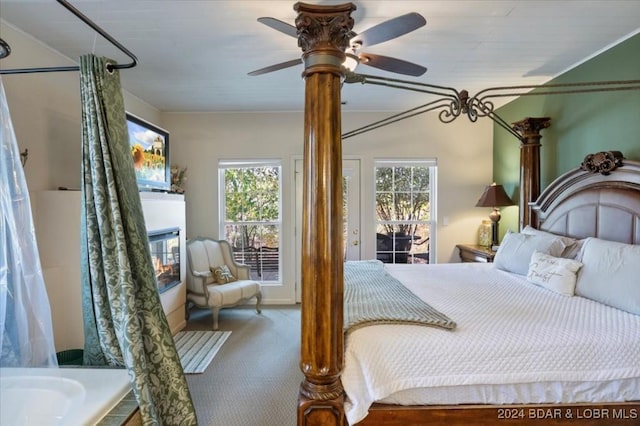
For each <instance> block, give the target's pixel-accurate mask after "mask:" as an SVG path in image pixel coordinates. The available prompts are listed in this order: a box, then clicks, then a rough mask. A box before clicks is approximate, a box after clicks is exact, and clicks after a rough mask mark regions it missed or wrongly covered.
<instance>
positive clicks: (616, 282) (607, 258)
mask: <svg viewBox="0 0 640 426" xmlns="http://www.w3.org/2000/svg"><path fill="white" fill-rule="evenodd" d="M580 261H581V262H582V263H583V264H584V266H583V267H582V270H581V271H580V273H579V274H578V281H577V283H576V294H577V295H578V296H583V297H586V298H588V299H591V300H595V301H597V302H600V303H604V304H605V305H609V306H613V307H614V308H618V309H622V310H623V311H627V312H630V313H632V314H636V315H640V285H638V283H639V282H640V278H639V277H640V245H634V244H624V243H618V242H614V241H607V240H601V239H599V238H587V239H586V241H585V242H584V244H583V246H582V252H581V257H580Z"/></svg>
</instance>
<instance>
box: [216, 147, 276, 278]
mask: <svg viewBox="0 0 640 426" xmlns="http://www.w3.org/2000/svg"><path fill="white" fill-rule="evenodd" d="M256 167H277V168H279V173H278V218H277V220H275V221H268V222H262V221H253V222H252V221H249V222H242V223H246V224H247V225H267V226H275V227H277V228H278V241H279V244H278V253H279V256H278V279H277V280H268V281H261V283H263V284H266V285H279V284H282V281H283V274H284V270H283V265H282V260H283V256H282V248H283V245H284V241H283V225H282V169H283V168H282V161H281V160H279V159H243V160H219V161H218V235H220V238H221V239H223V238H224V236H225V232H226V226H227V225H228V224H231V223H233V224H236V223H239V222H227V220H226V217H227V215H226V192H225V170H226V169H238V168H256Z"/></svg>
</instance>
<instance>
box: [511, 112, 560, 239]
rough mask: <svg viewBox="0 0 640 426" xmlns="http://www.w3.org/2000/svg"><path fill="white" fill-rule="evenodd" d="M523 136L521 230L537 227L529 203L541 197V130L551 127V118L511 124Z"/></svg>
mask: <svg viewBox="0 0 640 426" xmlns="http://www.w3.org/2000/svg"><path fill="white" fill-rule="evenodd" d="M511 125H512V126H513V130H515V131H516V132H518V133H520V134H521V135H522V139H521V140H520V142H521V143H520V220H519V223H518V226H519V230H522V228H524V227H525V226H527V225H532V226H537V220H536V218H535V212H534V211H533V210H532V209H531V206H530V205H529V203H531V202H533V201H535V200H536V199H537V198H538V196H539V195H540V139H542V135H541V134H540V130H542V129H546V128H547V127H549V126H550V125H551V118H549V117H537V118H536V117H534V118H525V119H524V120H520V121H516V122H515V123H511Z"/></svg>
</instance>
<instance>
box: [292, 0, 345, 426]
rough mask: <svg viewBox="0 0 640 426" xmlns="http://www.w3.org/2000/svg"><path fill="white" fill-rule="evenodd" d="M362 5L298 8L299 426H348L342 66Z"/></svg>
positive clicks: (296, 8) (303, 5) (296, 9)
mask: <svg viewBox="0 0 640 426" xmlns="http://www.w3.org/2000/svg"><path fill="white" fill-rule="evenodd" d="M355 8H356V7H355V5H353V4H351V3H348V4H343V5H336V6H319V5H309V4H305V3H296V4H295V5H294V10H295V11H296V12H298V16H297V18H296V27H297V28H298V45H299V46H300V47H301V48H302V51H303V55H302V57H303V60H304V64H305V70H304V72H303V77H304V78H305V117H304V176H303V194H304V195H303V207H302V208H303V212H302V217H303V223H302V337H301V359H300V368H301V370H302V372H303V373H304V376H305V378H304V381H303V382H302V384H301V385H300V394H299V398H298V425H299V426H302V425H305V426H311V425H313V426H320V425H322V426H324V425H343V424H344V423H345V419H344V407H343V403H344V391H343V388H342V383H341V382H340V374H341V372H342V369H343V362H344V343H343V303H342V302H343V299H342V297H343V296H342V291H343V264H342V262H343V257H342V253H343V247H342V245H343V243H342V232H343V231H342V227H343V224H342V140H341V136H340V135H341V133H342V129H341V110H340V88H341V84H342V80H343V78H344V74H343V71H342V62H343V61H344V59H345V53H344V52H345V49H346V48H347V47H348V45H349V32H350V31H351V29H352V28H353V19H352V18H351V12H352V11H353V10H355Z"/></svg>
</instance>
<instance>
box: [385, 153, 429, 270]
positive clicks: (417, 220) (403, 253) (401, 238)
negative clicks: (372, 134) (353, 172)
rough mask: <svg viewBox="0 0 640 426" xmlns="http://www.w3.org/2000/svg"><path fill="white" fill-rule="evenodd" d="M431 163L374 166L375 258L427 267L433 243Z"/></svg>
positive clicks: (401, 161)
mask: <svg viewBox="0 0 640 426" xmlns="http://www.w3.org/2000/svg"><path fill="white" fill-rule="evenodd" d="M436 171H437V167H436V161H435V160H412V161H403V160H399V161H392V160H379V161H376V162H375V203H376V206H375V207H376V208H375V225H376V258H377V259H378V260H381V261H382V262H385V263H430V261H431V259H430V256H431V250H430V249H431V247H432V246H433V245H434V243H435V235H434V234H435V229H436V227H435V217H436V216H435V183H436Z"/></svg>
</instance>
